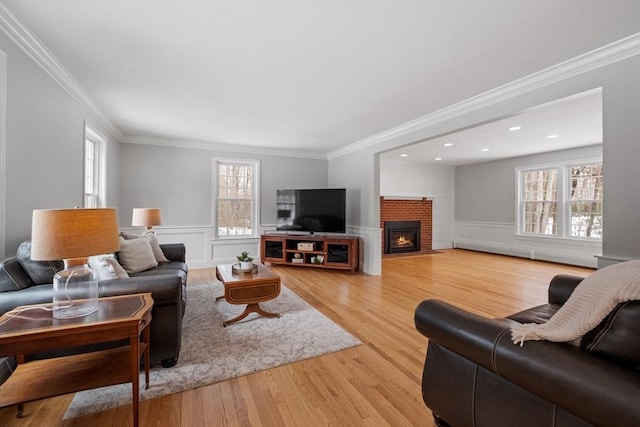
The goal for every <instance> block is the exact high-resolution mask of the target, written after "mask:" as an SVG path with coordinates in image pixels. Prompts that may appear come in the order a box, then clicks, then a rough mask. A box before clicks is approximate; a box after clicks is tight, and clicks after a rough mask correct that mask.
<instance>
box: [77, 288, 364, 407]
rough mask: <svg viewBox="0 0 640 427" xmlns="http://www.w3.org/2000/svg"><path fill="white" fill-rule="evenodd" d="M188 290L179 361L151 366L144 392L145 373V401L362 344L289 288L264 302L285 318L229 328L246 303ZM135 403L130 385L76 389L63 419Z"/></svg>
mask: <svg viewBox="0 0 640 427" xmlns="http://www.w3.org/2000/svg"><path fill="white" fill-rule="evenodd" d="M187 290H188V294H187V309H186V313H185V316H184V320H183V326H182V350H181V352H180V357H179V359H178V364H177V365H176V366H175V367H173V368H168V369H163V368H162V367H160V366H159V365H158V366H157V367H156V366H154V367H152V369H151V373H150V377H151V380H150V386H149V389H148V390H144V375H141V376H140V389H141V392H140V400H146V399H153V398H155V397H159V396H164V395H167V394H171V393H178V392H181V391H184V390H189V389H193V388H197V387H202V386H205V385H207V384H213V383H216V382H220V381H224V380H228V379H230V378H235V377H238V376H242V375H247V374H250V373H253V372H257V371H261V370H264V369H269V368H274V367H277V366H281V365H286V364H288V363H292V362H296V361H299V360H304V359H309V358H312V357H316V356H320V355H322V354H327V353H332V352H335V351H339V350H343V349H346V348H349V347H353V346H356V345H359V344H361V342H360V341H359V340H358V339H357V338H355V337H353V336H352V335H351V334H349V333H348V332H346V331H345V330H344V329H342V328H341V327H340V326H338V325H336V324H335V323H333V322H332V321H331V320H329V319H328V318H327V317H326V316H324V315H323V314H322V313H320V312H319V311H317V310H315V309H314V308H313V307H311V306H310V305H309V304H307V303H306V302H305V301H304V300H302V299H301V298H300V297H298V296H297V295H296V294H294V293H293V292H292V291H290V290H289V289H287V288H286V287H284V286H282V291H281V293H280V295H279V296H278V298H276V299H274V300H272V301H268V302H266V303H262V304H261V306H262V307H263V308H264V309H265V310H267V311H271V312H276V313H280V314H281V316H280V318H274V319H267V318H264V317H259V316H257V315H256V314H255V313H252V314H250V315H249V316H248V317H247V318H245V319H244V320H243V321H241V322H238V323H234V324H231V325H229V326H227V327H226V328H223V327H222V321H223V320H225V319H231V318H232V317H235V316H236V315H238V314H240V313H241V312H242V311H243V310H244V307H245V306H244V305H231V304H229V303H227V302H226V301H218V302H215V296H217V295H222V294H223V293H224V291H223V287H222V283H220V282H215V283H213V284H211V283H209V284H194V285H188V287H187ZM152 321H153V320H152ZM130 403H131V384H120V385H116V386H109V387H103V388H99V389H94V390H87V391H83V392H80V393H76V395H75V396H74V398H73V401H72V402H71V404H70V405H69V408H68V409H67V412H66V414H65V416H64V419H68V418H73V417H78V416H82V415H87V414H91V413H94V412H100V411H104V410H107V409H111V408H114V407H117V406H122V405H127V404H130Z"/></svg>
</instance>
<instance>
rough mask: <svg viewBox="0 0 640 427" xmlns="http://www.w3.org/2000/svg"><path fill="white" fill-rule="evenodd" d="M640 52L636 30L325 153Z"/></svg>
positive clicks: (381, 139) (346, 150) (382, 138)
mask: <svg viewBox="0 0 640 427" xmlns="http://www.w3.org/2000/svg"><path fill="white" fill-rule="evenodd" d="M638 54H640V33H635V34H632V35H630V36H629V37H625V38H623V39H620V40H618V41H615V42H613V43H611V44H608V45H605V46H602V47H600V48H598V49H595V50H592V51H591V52H587V53H585V54H582V55H580V56H576V57H575V58H572V59H569V60H567V61H564V62H561V63H559V64H556V65H553V66H551V67H549V68H545V69H544V70H541V71H538V72H536V73H533V74H530V75H528V76H526V77H523V78H520V79H518V80H514V81H512V82H510V83H507V84H505V85H502V86H498V87H497V88H495V89H491V90H489V91H487V92H483V93H481V94H479V95H476V96H474V97H471V98H468V99H466V100H464V101H461V102H458V103H456V104H452V105H450V106H448V107H445V108H443V109H441V110H438V111H435V112H433V113H430V114H427V115H425V116H422V117H419V118H417V119H414V120H411V121H409V122H406V123H404V124H402V125H399V126H396V127H393V128H391V129H389V130H386V131H384V132H381V133H378V134H376V135H373V136H370V137H368V138H365V139H362V140H360V141H357V142H354V143H353V144H349V145H347V146H345V147H342V148H340V149H338V150H335V151H332V152H330V153H328V154H327V158H329V159H334V158H337V157H340V156H344V155H346V154H349V153H353V152H354V151H358V150H362V149H364V148H368V147H372V146H374V145H376V144H380V143H382V142H386V141H390V140H392V139H394V138H397V137H400V136H402V135H406V134H408V133H412V132H416V131H419V130H421V129H426V128H428V127H430V126H433V125H435V124H437V123H441V122H444V121H446V120H450V119H452V118H455V117H458V116H461V115H463V114H467V113H469V112H472V111H475V110H478V109H481V108H485V107H488V106H491V105H493V104H497V103H499V102H502V101H505V100H508V99H511V98H514V97H516V96H520V95H523V94H525V93H527V92H531V91H533V90H536V89H540V88H542V87H545V86H549V85H551V84H554V83H557V82H560V81H562V80H566V79H569V78H571V77H575V76H578V75H580V74H584V73H586V72H589V71H592V70H595V69H598V68H601V67H604V66H606V65H609V64H613V63H615V62H618V61H622V60H624V59H627V58H629V57H632V56H635V55H638Z"/></svg>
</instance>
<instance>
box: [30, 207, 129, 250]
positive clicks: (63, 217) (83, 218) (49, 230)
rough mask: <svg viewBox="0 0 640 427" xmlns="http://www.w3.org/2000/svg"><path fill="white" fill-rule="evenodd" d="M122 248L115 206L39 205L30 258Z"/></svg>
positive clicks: (34, 216) (34, 223)
mask: <svg viewBox="0 0 640 427" xmlns="http://www.w3.org/2000/svg"><path fill="white" fill-rule="evenodd" d="M118 250H120V240H119V238H118V220H117V218H116V210H115V209H113V208H99V209H36V210H34V211H33V217H32V225H31V259H33V260H35V261H48V260H58V259H71V258H83V257H88V256H91V255H101V254H106V253H111V252H116V251H118Z"/></svg>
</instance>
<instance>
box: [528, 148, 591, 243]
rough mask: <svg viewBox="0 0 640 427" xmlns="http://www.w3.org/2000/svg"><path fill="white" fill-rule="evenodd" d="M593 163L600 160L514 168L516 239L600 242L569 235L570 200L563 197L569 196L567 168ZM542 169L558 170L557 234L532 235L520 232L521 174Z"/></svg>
mask: <svg viewBox="0 0 640 427" xmlns="http://www.w3.org/2000/svg"><path fill="white" fill-rule="evenodd" d="M595 163H602V158H596V157H591V158H586V159H577V160H566V161H561V162H555V163H543V164H538V165H528V166H521V167H516V169H515V172H516V233H515V235H516V236H517V237H528V238H533V239H551V240H552V239H561V240H577V241H587V242H601V241H602V238H599V237H577V236H571V235H569V230H570V229H571V225H570V223H569V222H570V221H571V215H570V213H569V208H570V202H571V201H570V200H568V199H567V197H565V195H567V194H570V191H569V186H570V182H569V180H570V176H569V173H568V171H569V168H571V167H572V166H579V165H589V164H595ZM543 169H557V170H558V212H557V220H558V225H557V228H556V230H557V233H556V234H533V233H523V232H522V225H523V224H522V173H523V172H529V171H536V170H543Z"/></svg>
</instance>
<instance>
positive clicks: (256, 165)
mask: <svg viewBox="0 0 640 427" xmlns="http://www.w3.org/2000/svg"><path fill="white" fill-rule="evenodd" d="M228 164H234V165H243V166H252V167H253V215H252V218H251V221H252V231H253V232H252V234H246V235H234V236H221V235H220V232H219V226H218V177H219V166H220V165H228ZM259 188H260V161H259V160H250V159H234V158H223V157H213V158H212V191H211V194H212V218H211V223H212V224H213V232H214V238H215V239H221V240H231V239H253V238H257V237H259V235H260V233H259V231H258V228H259V223H258V219H259V218H260V191H258V189H259Z"/></svg>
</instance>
